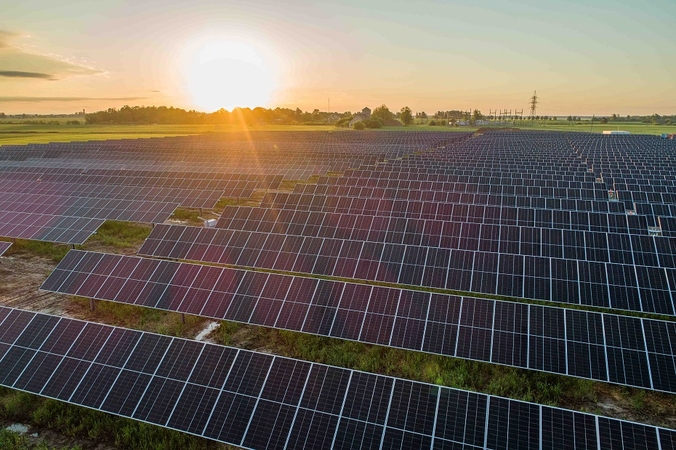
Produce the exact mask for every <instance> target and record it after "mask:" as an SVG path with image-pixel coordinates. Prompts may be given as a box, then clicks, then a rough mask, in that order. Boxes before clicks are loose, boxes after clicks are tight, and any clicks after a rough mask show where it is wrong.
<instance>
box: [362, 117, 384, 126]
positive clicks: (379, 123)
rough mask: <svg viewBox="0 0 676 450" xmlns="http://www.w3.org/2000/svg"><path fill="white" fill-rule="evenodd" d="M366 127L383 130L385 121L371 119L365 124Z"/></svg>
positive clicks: (375, 118)
mask: <svg viewBox="0 0 676 450" xmlns="http://www.w3.org/2000/svg"><path fill="white" fill-rule="evenodd" d="M364 125H366V128H382V127H383V121H382V120H380V119H378V118H377V117H371V118H370V119H369V120H367V121H366V122H364Z"/></svg>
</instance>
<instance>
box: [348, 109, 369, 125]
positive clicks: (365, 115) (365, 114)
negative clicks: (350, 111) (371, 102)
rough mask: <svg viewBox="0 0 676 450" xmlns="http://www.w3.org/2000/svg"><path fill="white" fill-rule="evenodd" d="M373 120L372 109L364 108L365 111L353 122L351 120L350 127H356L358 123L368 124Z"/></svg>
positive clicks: (358, 114)
mask: <svg viewBox="0 0 676 450" xmlns="http://www.w3.org/2000/svg"><path fill="white" fill-rule="evenodd" d="M370 118H371V109H369V107H368V106H366V107H364V109H362V110H361V112H360V113H357V114H355V115H354V117H353V118H352V120H350V123H349V124H348V125H349V126H350V127H351V126H352V125H354V124H355V123H357V122H366V121H367V120H369V119H370Z"/></svg>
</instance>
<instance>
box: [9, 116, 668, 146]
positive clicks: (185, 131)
mask: <svg viewBox="0 0 676 450" xmlns="http://www.w3.org/2000/svg"><path fill="white" fill-rule="evenodd" d="M45 120H47V119H45ZM57 120H58V119H57ZM8 121H9V120H4V121H1V122H0V145H3V144H32V143H35V144H37V143H47V142H70V141H89V140H105V139H140V138H152V137H166V136H184V135H192V134H210V133H227V132H233V131H242V128H241V127H239V126H236V125H100V124H97V125H85V124H81V125H66V124H65V123H62V124H61V125H48V124H38V123H17V122H18V120H13V121H12V122H13V123H7V122H8ZM516 127H517V128H521V129H523V130H552V131H553V130H556V131H584V132H588V131H590V122H589V121H588V120H586V121H582V122H580V123H579V124H578V123H569V122H568V121H565V120H558V121H547V122H536V123H528V122H525V123H523V124H517V125H516ZM618 127H619V129H620V130H625V131H629V132H631V133H634V134H661V133H674V132H676V125H651V124H643V123H623V122H622V123H609V124H606V125H601V124H600V123H598V122H595V123H594V127H593V131H594V132H596V133H600V132H602V131H603V130H616V129H618ZM379 130H380V131H400V132H406V131H437V132H448V131H476V130H477V127H444V126H436V127H431V126H429V125H411V126H408V127H383V128H380V129H377V130H365V131H363V132H369V131H379ZM248 131H332V132H339V133H340V132H351V133H354V132H359V131H354V130H350V129H346V128H337V127H334V126H333V125H320V126H314V125H313V126H310V125H261V126H251V127H249V128H248Z"/></svg>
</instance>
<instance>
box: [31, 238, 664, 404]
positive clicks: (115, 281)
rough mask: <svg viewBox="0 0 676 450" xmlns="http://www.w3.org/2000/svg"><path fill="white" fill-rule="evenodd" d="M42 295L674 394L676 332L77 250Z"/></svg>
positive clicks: (576, 314)
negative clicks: (60, 295) (54, 294)
mask: <svg viewBox="0 0 676 450" xmlns="http://www.w3.org/2000/svg"><path fill="white" fill-rule="evenodd" d="M42 289H44V290H48V291H52V292H59V293H63V294H71V295H76V296H80V297H88V298H95V299H101V300H109V301H115V302H121V303H131V304H134V305H138V306H145V307H152V308H159V309H164V310H169V311H178V312H182V313H188V314H194V315H200V316H205V317H210V318H215V319H225V320H231V321H237V322H243V323H250V324H255V325H263V326H268V327H274V328H280V329H287V330H293V331H302V332H305V333H313V334H318V335H322V336H331V337H337V338H342V339H351V340H355V341H360V342H367V343H373V344H379V345H385V346H391V347H397V348H405V349H409V350H417V351H424V352H429V353H435V354H441V355H446V356H456V357H460V358H467V359H472V360H477V361H488V362H492V363H497V364H504V365H509V366H513V367H522V368H528V369H534V370H541V371H545V372H551V373H558V374H563V375H573V376H578V377H583V378H588V379H593V380H599V381H609V382H612V383H619V384H624V385H629V386H635V387H643V388H649V389H654V390H660V391H665V392H671V393H676V354H675V353H674V351H675V350H674V349H672V346H671V344H670V343H671V342H673V341H674V340H676V322H666V321H659V320H650V319H640V318H636V317H625V316H617V315H613V314H600V313H594V312H587V311H576V310H566V309H562V308H552V307H545V306H539V305H528V304H523V303H512V302H503V301H495V300H486V299H479V298H472V297H458V296H451V295H445V294H432V293H429V292H421V291H411V290H402V289H397V288H386V287H380V286H370V285H364V284H354V283H346V282H342V281H331V280H318V279H314V278H306V277H298V276H290V275H279V274H269V273H262V272H251V271H245V270H237V269H228V268H222V267H213V266H205V265H196V264H188V263H177V262H171V261H160V260H153V259H147V258H138V257H133V256H120V255H109V254H103V253H94V252H84V251H76V250H73V251H70V252H69V253H68V255H67V256H66V258H65V259H64V260H63V261H62V262H61V263H60V264H59V266H58V267H57V268H56V270H54V272H53V273H52V274H51V275H50V277H49V278H48V279H47V280H46V281H45V283H44V284H43V286H42Z"/></svg>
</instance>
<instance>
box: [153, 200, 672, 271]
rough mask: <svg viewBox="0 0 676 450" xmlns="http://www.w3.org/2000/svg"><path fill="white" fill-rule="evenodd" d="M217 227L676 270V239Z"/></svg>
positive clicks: (286, 222) (226, 218) (285, 221)
mask: <svg viewBox="0 0 676 450" xmlns="http://www.w3.org/2000/svg"><path fill="white" fill-rule="evenodd" d="M216 227H217V228H221V229H228V230H233V231H237V230H241V231H251V232H257V233H275V234H284V235H291V236H305V237H322V238H333V239H342V240H346V241H363V242H379V243H393V244H407V245H418V246H424V247H439V248H449V249H454V248H457V249H463V250H480V251H486V252H493V253H508V254H516V255H524V256H548V257H553V258H564V259H575V260H583V261H595V262H616V263H621V264H637V265H640V266H653V267H669V268H676V260H675V259H674V255H675V254H676V239H675V238H673V237H666V236H647V235H645V234H643V235H640V234H626V233H625V234H622V233H601V232H595V231H579V230H561V229H557V228H535V227H524V226H510V225H491V224H478V223H473V222H452V221H437V220H425V219H406V218H403V217H392V218H388V217H378V216H360V215H356V214H336V213H321V212H308V211H294V210H273V209H265V208H250V207H238V208H236V207H232V206H228V207H226V208H225V211H224V212H223V214H222V215H221V218H220V219H219V220H218V223H217V225H216ZM646 229H647V228H646ZM160 230H166V234H164V235H162V234H161V231H160ZM200 232H203V233H207V234H208V233H216V232H215V231H201V230H199V229H194V228H179V227H176V228H173V229H169V228H166V227H164V228H162V227H160V228H159V229H157V231H156V232H155V235H154V236H153V237H152V238H153V239H161V240H174V241H180V242H189V243H192V242H194V241H195V239H198V234H199V233H200ZM181 236H185V238H182V237H181ZM212 242H213V240H212ZM215 242H217V243H218V242H221V240H216V241H215Z"/></svg>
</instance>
